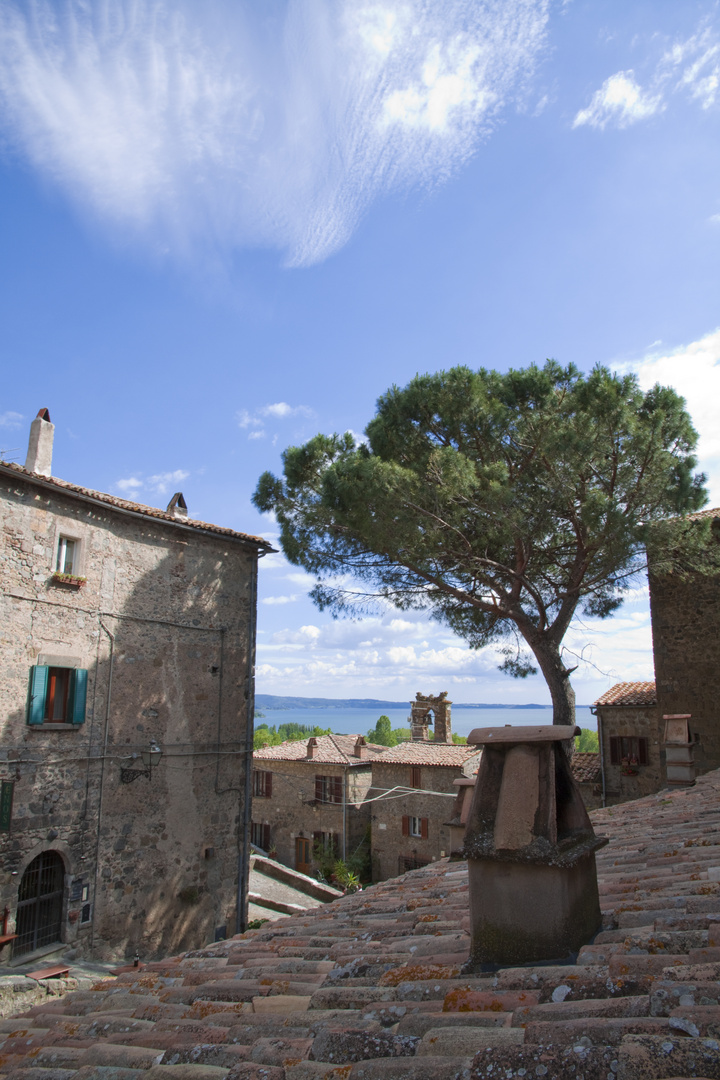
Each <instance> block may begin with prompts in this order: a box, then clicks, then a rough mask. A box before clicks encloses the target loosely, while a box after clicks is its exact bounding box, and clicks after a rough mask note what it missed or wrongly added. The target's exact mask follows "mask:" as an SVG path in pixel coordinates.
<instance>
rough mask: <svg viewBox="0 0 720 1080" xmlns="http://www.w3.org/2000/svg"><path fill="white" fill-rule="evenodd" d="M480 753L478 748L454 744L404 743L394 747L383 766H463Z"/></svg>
mask: <svg viewBox="0 0 720 1080" xmlns="http://www.w3.org/2000/svg"><path fill="white" fill-rule="evenodd" d="M477 753H479V749H478V747H477V746H465V745H462V744H461V745H459V746H454V745H453V744H452V743H441V742H438V743H435V742H429V741H428V742H425V741H424V740H423V741H418V742H404V743H399V744H398V745H397V746H392V747H391V748H390V749H389V750H386V751H385V753H384V754H383V756H382V761H381V764H382V765H388V764H389V765H457V766H461V765H464V763H465V762H466V761H467V759H468V758H470V757H472V756H473V754H477Z"/></svg>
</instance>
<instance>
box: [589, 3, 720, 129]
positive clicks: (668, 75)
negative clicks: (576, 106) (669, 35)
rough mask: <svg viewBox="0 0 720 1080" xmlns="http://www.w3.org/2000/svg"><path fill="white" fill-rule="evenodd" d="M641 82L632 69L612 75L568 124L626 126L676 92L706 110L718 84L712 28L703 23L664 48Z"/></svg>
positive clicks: (719, 58) (719, 50)
mask: <svg viewBox="0 0 720 1080" xmlns="http://www.w3.org/2000/svg"><path fill="white" fill-rule="evenodd" d="M646 83H647V88H646V89H643V88H642V86H640V85H639V84H638V82H637V81H636V79H635V73H634V72H633V71H618V72H617V73H616V74H615V75H611V76H610V78H608V79H606V80H605V82H604V83H603V85H602V86H601V87H600V89H599V90H596V91H595V93H594V94H593V97H592V100H591V101H590V104H589V105H588V107H587V108H586V109H581V110H580V112H578V113H577V115H576V116H575V119H574V120H573V127H582V126H583V125H589V126H590V127H594V128H599V129H600V130H603V129H604V128H605V127H607V126H608V125H612V126H615V127H618V128H625V127H628V126H629V125H630V124H635V123H637V122H638V121H639V120H647V119H648V118H649V117H651V116H654V115H655V114H656V113H659V112H662V111H663V110H664V109H665V108H666V107H667V101H668V99H669V98H671V97H673V96H674V95H676V94H685V95H689V97H690V99H691V100H692V101H695V102H697V103H698V104H699V105H700V106H701V107H702V108H703V109H709V108H711V107H712V106H713V105H715V104H716V103H717V101H718V89H719V88H720V41H719V40H718V37H717V34H716V32H715V30H714V28H713V27H712V26H708V25H706V24H703V25H702V26H701V27H700V28H699V29H698V30H697V32H696V33H695V34H693V35H692V36H691V37H689V38H687V39H686V40H685V41H682V42H675V43H673V44H672V45H671V46H670V47H669V48H666V49H665V52H664V53H663V54H662V55H661V56H660V58H659V59H658V60H657V62H656V64H655V67H654V69H653V70H652V71H651V72H650V73H649V74H648V76H647V80H646Z"/></svg>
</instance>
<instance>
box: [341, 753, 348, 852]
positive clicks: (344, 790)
mask: <svg viewBox="0 0 720 1080" xmlns="http://www.w3.org/2000/svg"><path fill="white" fill-rule="evenodd" d="M347 777H348V767H347V765H346V766H345V768H344V770H343V842H342V861H343V862H345V855H346V850H345V848H346V838H347Z"/></svg>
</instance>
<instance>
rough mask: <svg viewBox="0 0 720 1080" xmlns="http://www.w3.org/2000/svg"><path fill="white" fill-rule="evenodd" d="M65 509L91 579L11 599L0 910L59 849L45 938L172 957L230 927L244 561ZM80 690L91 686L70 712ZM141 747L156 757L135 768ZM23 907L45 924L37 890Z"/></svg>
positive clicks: (246, 691) (107, 955)
mask: <svg viewBox="0 0 720 1080" xmlns="http://www.w3.org/2000/svg"><path fill="white" fill-rule="evenodd" d="M71 510H72V511H73V512H74V513H75V514H76V516H77V517H78V519H83V518H85V519H87V518H91V519H92V520H91V521H90V522H89V523H87V524H86V526H85V527H86V529H87V535H86V540H85V541H84V542H86V543H87V545H88V550H87V553H86V562H87V566H86V584H85V585H84V586H83V587H82V588H77V587H68V586H67V585H62V584H57V583H54V582H53V581H52V579H51V575H48V580H47V583H46V584H45V585H43V586H38V588H37V592H36V593H35V594H34V595H30V590H29V589H28V588H24V589H22V588H20V589H17V590H13V591H12V593H11V595H10V598H9V599H8V600H7V603H8V605H9V609H8V610H9V615H10V618H11V623H8V624H6V625H12V636H13V641H12V644H11V652H12V659H11V662H10V664H9V668H8V670H9V671H10V673H11V674H10V678H9V679H8V680H6V686H7V689H8V698H9V700H11V701H12V702H13V708H12V710H7V711H6V715H8V717H9V718H8V721H7V722H6V725H5V735H4V737H3V744H4V748H5V749H6V750H7V752H8V754H7V769H6V770H4V775H5V774H9V775H11V776H12V777H13V779H14V807H13V812H12V822H11V829H10V832H9V833H7V834H6V833H0V853H1V854H2V862H3V867H4V869H5V871H6V872H5V873H3V875H2V880H3V886H2V895H1V896H0V903H2V905H3V906H4V907H7V908H8V909H9V924H8V931H9V932H12V930H13V922H14V919H15V916H16V912H17V905H18V895H19V890H20V888H21V883H22V881H23V879H24V878H25V881H26V888H25V892H27V882H28V880H29V879H28V878H27V877H26V872H28V873H29V868H30V866H31V863H32V862H33V860H34V859H36V858H37V856H38V855H40V854H41V853H42V852H44V851H55V852H57V853H58V854H59V855H60V857H61V858H62V860H63V864H64V870H65V874H64V883H63V897H62V904H61V914H60V926H59V929H58V937H59V939H60V940H62V941H63V942H66V943H67V944H68V946H69V947H74V948H76V950H77V954H76V955H78V956H93V957H96V958H102V959H114V958H117V957H129V956H133V955H134V954H135V953H136V952H139V953H140V955H141V957H142V958H152V957H157V956H162V955H168V954H173V953H176V952H179V951H182V950H185V949H189V948H195V947H198V946H201V945H204V944H206V943H207V942H208V941H212V940H214V939H216V938H217V937H220V936H225V934H228V935H229V934H232V933H234V932H235V925H236V920H235V916H236V898H237V889H238V879H239V877H240V879H242V877H243V868H244V866H245V858H244V843H243V840H244V828H243V822H244V820H245V763H246V760H247V740H246V716H247V705H248V699H249V698H250V701H252V696H251V695H252V669H251V663H252V640H253V637H254V618H255V600H254V584H255V576H254V575H255V572H256V566H255V551H254V550H249V549H248V548H245V547H243V546H242V545H240V544H239V543H237V542H234V543H233V542H230V541H228V540H226V539H225V538H223V537H214V536H207V535H198V534H193V533H187V532H183V531H181V530H175V529H173V528H172V527H170V528H168V527H163V526H162V525H161V524H158V523H155V522H152V521H148V522H147V523H145V522H142V523H140V524H138V522H137V521H135V520H132V519H129V520H126V519H124V518H118V516H117V515H113V514H111V513H108V514H107V515H102V514H98V513H97V511H96V510H95V511H93V513H92V514H90V513H87V514H86V512H85V510H84V509H83V510H82V512H81V513H78V511H77V508H76V507H71ZM44 516H45V517H48V518H50V517H51V516H52V515H44ZM103 517H104V520H102V521H101V522H100V521H99V519H102V518H103ZM47 527H48V528H49V527H50V526H49V525H48V526H47ZM36 580H37V579H36ZM22 584H23V583H21V585H22ZM22 594H27V595H22ZM38 669H45V673H44V675H43V673H42V672H41V673H40V675H38ZM63 671H65V672H66V673H67V671H71V672H80V673H81V672H83V671H84V672H86V679H85V678H84V677H83V676H82V675H77V676H75V675H72V676H70V677H69V678H68V677H67V675H63ZM63 680H65V681H63ZM75 682H77V684H78V685H79V684H80V683H81V682H82V683H85V682H86V696H85V702H84V708H83V709H80V707H79V704H78V701H77V693H78V692H79V691H74V690H73V686H74V684H75ZM68 685H70V690H68V689H67V686H68ZM73 693H74V694H75V701H74V702H72V708H71V700H70V699H71V698H72V696H73ZM63 694H64V695H65V702H64V704H63V702H62V701H60V698H62V696H63ZM53 695H54V698H53V700H51V697H52V696H53ZM55 699H57V700H55ZM26 700H27V706H26V705H25V702H26ZM20 701H22V702H23V706H22V707H17V703H18V702H20ZM58 701H59V702H60V703H59V704H58ZM73 708H74V712H75V715H74V717H73V716H71V715H70V714H71V713H72V712H73ZM65 712H67V713H68V715H67V716H66V715H65V714H64V713H65ZM29 718H30V719H33V720H35V721H37V720H38V718H39V722H33V723H28V719H29ZM73 719H74V720H75V721H76V722H72V720H73ZM78 720H80V721H81V722H77V721H78ZM152 744H155V745H156V746H157V747H158V748H159V750H160V751H161V756H160V757H159V762H158V763H157V764H151V765H149V766H148V765H146V764H145V763H144V762H143V757H142V755H143V752H146V755H147V752H148V751H149V749H150V747H151V745H152ZM249 746H250V750H252V732H250V742H249ZM39 877H40V878H41V877H42V875H40V876H39ZM42 887H43V885H42V882H41V881H40V884H39V885H38V888H39V889H42ZM35 901H36V909H37V914H36V916H35V917H36V918H37V919H39V920H40V921H42V919H43V917H44V916H43V914H42V909H43V903H42V893H41V892H39V893H38V895H37V896H36V897H35ZM30 903H31V901H28V904H30ZM26 906H27V905H26ZM45 907H47V905H45ZM28 919H30V915H28V916H27V917H26V919H25V921H26V923H27V922H28ZM56 940H57V938H56ZM3 959H5V958H4V957H3Z"/></svg>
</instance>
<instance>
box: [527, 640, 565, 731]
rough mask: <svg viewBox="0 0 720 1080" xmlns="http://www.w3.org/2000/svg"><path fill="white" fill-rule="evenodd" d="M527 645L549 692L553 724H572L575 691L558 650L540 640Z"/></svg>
mask: <svg viewBox="0 0 720 1080" xmlns="http://www.w3.org/2000/svg"><path fill="white" fill-rule="evenodd" d="M528 645H529V646H530V648H531V649H532V651H533V654H534V656H535V659H536V660H537V662H538V665H539V667H540V670H541V671H542V673H543V675H544V676H545V682H546V683H547V684H548V687H549V690H550V697H551V698H552V704H553V724H574V723H575V691H574V690H573V688H572V685H571V683H570V678H569V675H570V673H569V672H568V670H567V668H566V667H565V665H564V664H563V662H562V659H561V658H560V650H559V649H558V648H557V646H555V645H554V644H552V643H551V642H548V641H544V640H543V639H542V638H539V639H533V640H532V641H528Z"/></svg>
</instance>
